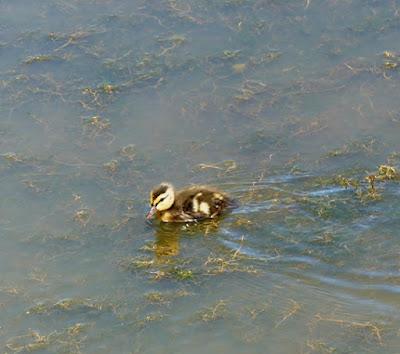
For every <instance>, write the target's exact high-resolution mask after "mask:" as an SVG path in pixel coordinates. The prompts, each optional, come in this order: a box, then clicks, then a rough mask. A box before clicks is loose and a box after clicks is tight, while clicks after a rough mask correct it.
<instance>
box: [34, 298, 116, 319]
mask: <svg viewBox="0 0 400 354" xmlns="http://www.w3.org/2000/svg"><path fill="white" fill-rule="evenodd" d="M105 308H110V305H109V304H107V303H101V302H97V301H93V300H91V299H82V298H70V299H62V300H60V301H57V302H56V303H51V302H50V303H38V304H37V305H35V306H33V307H31V308H29V309H28V310H27V311H26V314H27V315H49V314H51V313H54V312H65V313H71V312H74V313H75V312H79V313H81V312H100V311H104V309H105Z"/></svg>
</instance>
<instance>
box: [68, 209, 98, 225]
mask: <svg viewBox="0 0 400 354" xmlns="http://www.w3.org/2000/svg"><path fill="white" fill-rule="evenodd" d="M93 215H94V210H92V209H80V210H77V211H76V212H75V213H74V216H73V220H74V221H76V222H78V223H79V224H80V225H82V226H86V225H87V224H88V222H89V221H90V220H91V218H92V217H93Z"/></svg>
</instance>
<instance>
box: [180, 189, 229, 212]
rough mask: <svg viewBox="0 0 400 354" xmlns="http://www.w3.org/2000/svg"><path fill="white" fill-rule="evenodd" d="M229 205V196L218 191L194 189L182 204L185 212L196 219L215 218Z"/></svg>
mask: <svg viewBox="0 0 400 354" xmlns="http://www.w3.org/2000/svg"><path fill="white" fill-rule="evenodd" d="M228 206H229V198H228V197H227V196H226V195H224V194H222V193H219V192H217V191H214V190H207V189H200V188H199V189H193V190H191V193H190V194H189V195H187V197H186V198H185V199H184V202H183V204H182V210H183V212H184V213H186V214H189V215H191V216H192V217H193V218H194V219H196V220H199V219H206V218H213V217H215V216H217V215H220V214H221V213H222V212H223V211H224V209H226V208H227V207H228Z"/></svg>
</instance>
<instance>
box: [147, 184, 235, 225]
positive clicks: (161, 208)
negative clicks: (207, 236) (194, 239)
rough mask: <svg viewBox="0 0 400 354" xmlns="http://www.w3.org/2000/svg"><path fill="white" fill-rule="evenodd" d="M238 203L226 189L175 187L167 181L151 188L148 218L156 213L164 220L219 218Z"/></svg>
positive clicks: (191, 220) (182, 220)
mask: <svg viewBox="0 0 400 354" xmlns="http://www.w3.org/2000/svg"><path fill="white" fill-rule="evenodd" d="M234 205H235V203H234V201H233V200H232V199H231V198H230V197H229V196H228V195H227V194H226V193H223V192H220V191H218V190H216V189H214V188H210V187H206V186H192V187H188V188H185V189H183V190H181V191H175V188H174V186H173V185H172V184H170V183H167V182H163V183H161V184H160V185H158V186H157V187H155V188H153V189H152V190H151V192H150V206H151V209H150V211H149V213H148V214H147V217H146V218H147V219H151V218H152V217H153V216H154V215H156V216H157V218H159V219H160V220H161V221H163V222H193V221H198V220H203V219H212V218H215V217H217V216H219V215H221V214H222V213H223V212H224V211H226V210H227V209H228V208H232V207H233V206H234Z"/></svg>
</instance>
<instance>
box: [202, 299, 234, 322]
mask: <svg viewBox="0 0 400 354" xmlns="http://www.w3.org/2000/svg"><path fill="white" fill-rule="evenodd" d="M226 314H227V302H226V300H219V301H218V302H217V303H216V304H215V305H213V306H211V307H206V308H204V309H202V310H200V311H198V312H197V318H198V319H199V320H201V321H202V322H213V321H217V320H220V319H223V318H224V317H225V316H226Z"/></svg>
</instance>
